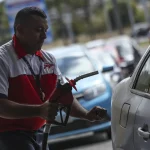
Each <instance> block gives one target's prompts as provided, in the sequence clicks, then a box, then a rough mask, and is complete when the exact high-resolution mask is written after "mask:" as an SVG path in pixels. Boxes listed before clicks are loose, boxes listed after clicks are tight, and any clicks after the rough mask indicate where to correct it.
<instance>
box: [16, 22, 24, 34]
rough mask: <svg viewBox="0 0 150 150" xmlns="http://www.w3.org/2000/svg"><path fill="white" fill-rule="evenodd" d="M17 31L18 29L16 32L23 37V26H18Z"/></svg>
mask: <svg viewBox="0 0 150 150" xmlns="http://www.w3.org/2000/svg"><path fill="white" fill-rule="evenodd" d="M15 29H16V32H18V33H19V34H21V35H23V33H24V30H23V27H22V26H21V24H17V25H16V27H15Z"/></svg>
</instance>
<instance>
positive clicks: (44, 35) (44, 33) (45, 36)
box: [41, 31, 47, 39]
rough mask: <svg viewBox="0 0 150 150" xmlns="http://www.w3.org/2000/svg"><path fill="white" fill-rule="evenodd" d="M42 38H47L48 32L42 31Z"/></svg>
mask: <svg viewBox="0 0 150 150" xmlns="http://www.w3.org/2000/svg"><path fill="white" fill-rule="evenodd" d="M41 38H42V39H46V38H47V35H46V32H45V31H42V32H41Z"/></svg>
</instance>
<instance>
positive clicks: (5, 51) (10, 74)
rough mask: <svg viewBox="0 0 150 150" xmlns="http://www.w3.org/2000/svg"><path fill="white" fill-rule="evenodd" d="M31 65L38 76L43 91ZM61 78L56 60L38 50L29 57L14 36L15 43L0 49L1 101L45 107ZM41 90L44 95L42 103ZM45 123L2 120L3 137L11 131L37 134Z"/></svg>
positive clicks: (43, 121)
mask: <svg viewBox="0 0 150 150" xmlns="http://www.w3.org/2000/svg"><path fill="white" fill-rule="evenodd" d="M24 58H25V60H26V61H27V62H28V63H29V64H28V63H27V62H26V61H25V60H24ZM29 65H30V66H31V68H32V70H33V72H34V74H35V75H38V77H39V82H40V88H39V87H38V86H37V84H36V81H35V78H34V75H33V73H32V71H31V70H30V67H29ZM58 78H59V79H61V78H62V76H61V73H60V71H59V69H58V67H57V65H56V60H55V58H54V57H53V56H52V55H51V54H50V53H48V52H45V51H43V50H39V51H37V52H36V53H35V54H34V55H31V54H26V52H25V50H24V49H23V48H22V47H21V45H20V43H19V42H18V41H17V39H16V37H15V36H14V37H13V40H11V41H9V42H8V43H6V44H4V45H2V46H1V47H0V98H7V99H8V100H11V101H14V102H17V103H21V104H33V105H35V104H42V103H43V102H44V101H45V100H47V99H48V98H49V96H50V94H51V92H52V91H53V90H54V88H55V87H56V83H57V80H58ZM40 89H42V92H43V93H44V94H45V98H44V99H43V100H42V99H41V92H40ZM44 124H45V120H44V119H42V118H40V117H34V118H25V119H4V118H0V134H4V133H6V132H7V133H8V132H9V131H10V132H16V131H17V132H18V131H27V132H29V133H30V132H33V131H35V132H36V131H37V130H39V129H40V128H41V127H42V126H43V125H44ZM22 150H23V149H22Z"/></svg>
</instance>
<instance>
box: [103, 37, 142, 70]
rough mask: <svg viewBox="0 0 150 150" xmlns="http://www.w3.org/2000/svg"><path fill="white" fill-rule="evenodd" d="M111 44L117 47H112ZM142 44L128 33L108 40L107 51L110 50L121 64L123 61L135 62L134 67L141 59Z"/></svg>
mask: <svg viewBox="0 0 150 150" xmlns="http://www.w3.org/2000/svg"><path fill="white" fill-rule="evenodd" d="M111 46H113V47H115V48H113V49H112V48H111ZM140 50H141V48H140V46H139V45H138V43H137V42H136V40H134V39H133V38H130V37H129V36H127V35H122V36H116V37H112V38H109V39H108V40H107V46H106V48H105V51H108V52H110V53H111V54H112V56H113V57H114V58H115V60H116V61H117V63H118V64H119V65H120V64H121V63H122V62H127V63H128V62H129V63H133V65H134V67H135V66H136V65H137V63H138V62H139V60H140V59H141V54H140Z"/></svg>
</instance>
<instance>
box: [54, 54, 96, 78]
mask: <svg viewBox="0 0 150 150" xmlns="http://www.w3.org/2000/svg"><path fill="white" fill-rule="evenodd" d="M56 59H57V64H58V67H59V69H60V71H61V73H62V74H63V75H66V76H78V75H81V74H85V73H88V72H92V71H94V68H93V65H92V63H91V62H90V60H89V59H88V58H87V57H86V56H85V55H83V54H82V55H70V54H69V55H68V56H63V57H59V58H57V57H56Z"/></svg>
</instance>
